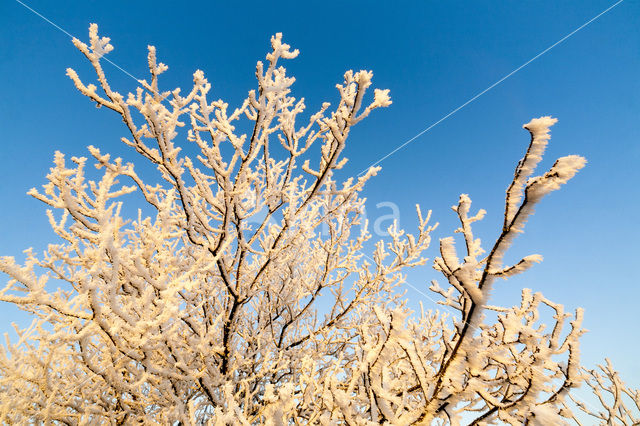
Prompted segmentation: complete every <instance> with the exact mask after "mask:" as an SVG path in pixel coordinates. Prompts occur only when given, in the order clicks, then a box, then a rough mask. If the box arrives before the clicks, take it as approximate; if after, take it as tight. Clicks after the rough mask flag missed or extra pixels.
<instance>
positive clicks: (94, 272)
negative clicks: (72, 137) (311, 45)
mask: <svg viewBox="0 0 640 426" xmlns="http://www.w3.org/2000/svg"><path fill="white" fill-rule="evenodd" d="M89 35H90V44H89V45H86V44H84V43H82V42H81V41H79V40H75V39H74V44H75V46H76V47H77V48H78V49H79V50H80V51H81V52H82V53H83V54H84V55H85V56H86V58H87V59H88V60H89V62H90V63H91V65H92V66H93V68H94V69H95V72H96V74H97V83H98V84H97V85H94V84H85V83H84V82H83V81H82V80H81V79H80V77H79V76H78V75H77V73H76V72H75V71H73V70H72V69H69V70H68V71H67V74H68V75H69V77H70V78H71V80H72V81H73V83H74V84H75V86H76V87H77V89H78V90H79V91H80V92H81V93H82V94H83V95H85V96H86V97H88V98H89V99H90V100H91V101H92V102H94V103H96V104H97V106H103V107H106V108H108V109H110V110H112V111H114V112H116V113H117V114H118V115H120V117H121V118H122V120H123V121H124V123H125V125H126V127H127V130H128V132H129V134H128V136H127V137H126V138H122V142H123V143H125V144H126V145H128V146H130V147H131V148H132V149H133V150H135V152H136V153H137V157H138V158H139V159H140V161H146V162H148V163H150V164H152V165H153V166H154V168H155V170H157V172H158V174H157V178H156V179H155V180H153V177H148V178H145V179H144V180H143V178H141V177H140V176H139V175H138V174H137V173H136V171H135V169H134V166H133V164H129V163H124V162H123V161H122V160H121V159H120V158H116V159H112V158H111V157H110V156H109V154H104V153H102V152H101V151H100V150H99V149H98V148H96V147H93V146H90V147H89V153H90V155H91V157H92V162H93V163H94V164H95V166H96V168H97V169H98V170H99V171H98V172H96V173H98V174H100V177H99V179H92V178H91V177H90V176H89V175H90V172H88V171H86V170H85V167H86V165H87V162H88V159H87V158H77V157H73V158H71V159H70V161H68V160H66V159H65V157H64V155H63V154H61V153H56V155H55V159H54V167H52V168H51V171H50V173H49V175H48V176H47V179H48V183H47V184H46V185H44V186H43V189H42V190H40V191H38V190H36V189H32V190H31V191H30V192H29V194H30V195H32V196H33V197H35V198H36V199H38V200H40V201H42V202H44V203H45V204H47V205H49V206H50V207H51V208H52V209H51V210H47V216H48V218H49V222H50V224H51V227H52V229H53V230H54V231H55V233H56V234H57V235H58V236H59V238H60V239H59V241H58V243H56V244H51V245H49V246H48V248H47V250H46V251H45V252H44V254H42V255H41V256H37V255H36V254H35V253H33V252H32V251H31V250H27V251H26V261H25V262H24V264H22V265H20V264H18V263H16V261H15V260H14V258H12V257H3V258H0V271H2V272H4V273H5V274H6V275H8V276H9V278H10V280H9V282H8V284H7V285H6V287H4V289H3V290H2V291H0V300H2V301H5V302H10V303H13V304H15V305H17V306H18V307H19V308H20V309H22V310H24V311H26V312H29V313H30V314H31V315H32V316H33V318H34V320H33V323H32V325H31V326H30V327H28V328H27V329H24V330H21V329H16V331H17V333H18V336H19V338H18V340H17V341H15V342H10V341H9V339H8V338H7V342H6V344H5V346H4V347H3V349H2V350H1V351H0V422H2V423H9V424H21V423H54V424H55V423H60V424H72V425H75V424H94V423H95V424H101V423H104V424H132V423H136V422H138V423H143V424H156V423H157V424H169V423H172V424H215V425H226V424H262V423H264V424H274V425H275V424H299V423H305V424H306V423H311V424H348V425H356V424H358V425H364V424H379V423H387V424H398V425H408V424H443V423H451V424H459V423H461V422H462V423H473V424H485V423H495V422H507V423H511V424H522V423H531V424H557V423H561V422H563V421H565V420H567V421H568V420H571V419H574V420H575V421H577V422H580V420H579V419H580V416H575V415H574V413H573V412H572V410H571V408H572V407H573V408H578V409H580V408H582V410H583V411H585V412H586V413H590V414H591V415H592V416H594V417H595V418H598V419H599V420H600V421H602V422H605V423H606V422H616V421H617V422H626V424H631V423H632V422H634V421H636V422H637V416H636V417H633V416H634V414H633V411H632V408H633V405H629V401H631V402H632V403H633V402H635V404H636V406H637V404H638V392H637V391H633V390H630V389H628V388H627V387H625V386H624V384H623V383H622V382H621V381H620V380H619V378H618V376H617V374H616V373H615V372H614V371H613V369H612V368H611V366H610V365H609V364H607V366H606V367H602V368H603V369H602V373H598V372H595V371H591V372H589V371H586V370H583V369H582V368H581V367H580V363H579V342H578V339H579V337H580V335H581V334H582V333H583V329H582V328H581V320H582V312H581V311H580V310H578V311H576V312H575V313H573V314H572V313H567V312H565V311H564V309H563V307H562V306H561V305H559V304H556V303H553V302H551V301H549V300H547V299H546V298H544V297H543V296H542V295H541V294H539V293H533V292H532V291H530V290H524V291H523V292H522V301H521V303H520V305H518V306H514V307H499V306H492V305H491V304H490V302H489V295H490V293H491V290H492V287H493V285H494V281H495V280H496V279H497V278H508V277H510V276H512V275H515V274H518V273H520V272H522V271H524V270H526V269H527V268H529V267H530V266H532V265H533V264H535V263H536V262H539V261H541V257H540V256H537V255H532V256H527V257H525V258H523V259H522V260H521V261H520V262H518V263H516V264H514V265H503V262H502V259H503V255H504V253H505V252H506V250H507V249H508V247H509V245H510V243H511V241H512V240H513V238H514V237H515V236H516V235H517V234H518V233H520V232H522V230H523V228H524V225H525V222H526V220H527V218H528V216H529V215H531V213H532V212H533V208H534V206H535V205H536V203H537V202H538V201H540V200H541V199H542V198H543V197H544V196H545V195H546V194H548V193H549V192H551V191H553V190H556V189H558V188H559V187H560V186H561V185H562V184H564V183H565V182H567V181H568V180H569V179H571V178H572V177H573V176H574V174H575V173H576V172H577V171H578V170H579V169H580V168H582V167H583V166H584V164H585V160H584V159H583V158H581V157H578V156H568V157H563V158H560V159H558V160H557V161H556V163H555V164H554V165H553V167H552V168H551V169H550V170H549V171H548V172H546V173H544V174H542V175H540V176H537V177H531V176H532V174H533V172H534V169H535V168H536V165H537V164H538V162H539V161H540V160H541V158H542V154H543V152H544V149H545V146H546V145H547V142H548V140H549V127H550V126H551V125H553V124H554V123H555V119H552V118H550V117H542V118H538V119H534V120H532V121H531V122H530V123H528V124H526V125H525V128H526V129H527V130H528V131H529V132H530V134H531V143H530V145H529V148H528V150H527V151H526V154H525V156H524V158H523V159H522V160H521V161H520V163H519V164H518V166H517V168H516V171H515V175H514V178H513V181H512V182H511V184H510V185H509V187H508V189H507V194H506V207H505V211H504V223H503V226H502V229H501V230H500V233H499V236H498V238H497V239H496V241H495V243H493V244H492V245H490V246H489V247H490V248H489V249H488V250H487V251H486V252H485V251H484V250H483V249H482V247H481V243H480V240H479V239H477V238H476V237H474V234H473V231H472V224H473V223H474V222H475V221H478V220H480V219H482V217H483V215H484V214H485V212H484V211H483V210H480V211H479V212H477V213H475V214H472V213H471V212H470V209H471V201H470V199H469V197H468V196H467V195H462V196H460V199H459V202H458V204H457V206H455V207H454V211H455V212H456V214H457V216H458V218H459V221H460V228H459V229H457V230H456V232H458V233H460V234H461V240H462V241H463V242H464V248H463V254H462V255H460V256H459V255H458V254H457V253H456V251H457V250H456V248H455V246H454V239H453V238H444V239H442V240H440V256H439V257H437V258H436V259H435V262H434V268H435V269H436V270H438V271H439V272H441V273H442V275H443V276H444V278H445V279H446V282H447V284H446V285H441V284H438V283H437V282H435V281H434V282H433V283H432V285H431V287H430V290H431V291H433V292H434V293H435V294H437V295H439V296H440V297H441V298H442V299H441V300H442V301H441V303H442V304H443V305H445V306H446V309H447V310H448V312H451V311H453V312H454V314H453V315H452V314H447V313H445V312H444V311H439V310H436V311H422V312H420V313H418V314H416V313H413V312H411V311H410V309H409V308H408V307H407V303H406V301H405V300H404V299H403V298H402V293H401V292H400V291H398V286H399V285H400V284H401V283H402V282H403V274H402V273H403V271H406V268H410V267H413V266H418V265H423V264H425V263H426V261H427V260H426V258H425V257H424V256H423V253H424V251H425V250H426V249H427V247H428V245H429V243H430V233H431V231H432V230H433V228H434V226H433V225H429V223H428V222H429V216H430V215H429V214H427V215H426V216H423V214H422V213H421V210H420V208H419V207H418V209H417V215H418V229H417V231H416V232H415V233H414V234H409V233H406V232H404V231H402V230H399V229H397V227H396V226H395V225H394V226H392V227H391V228H390V229H389V234H390V236H389V240H388V241H387V242H386V243H385V242H377V243H376V244H375V245H374V246H373V247H375V248H374V249H373V251H367V248H368V247H370V246H369V245H368V244H367V241H368V240H370V238H371V235H370V234H369V232H368V231H367V227H366V223H365V222H366V221H365V220H364V218H363V203H364V200H363V199H362V198H361V197H360V193H361V191H362V189H363V186H364V184H365V183H366V182H367V181H368V180H369V179H370V178H371V177H372V176H374V175H375V174H376V172H377V171H378V168H376V167H372V168H371V169H370V170H369V171H368V172H367V173H366V174H364V175H363V176H362V177H359V178H357V179H353V178H349V179H346V180H338V178H337V177H336V170H339V169H341V168H343V166H344V165H345V163H346V161H347V160H346V159H345V158H343V157H342V156H341V155H342V152H343V150H344V147H345V143H346V139H347V137H348V136H349V132H350V131H351V128H352V126H354V125H355V124H357V123H358V122H359V121H361V120H362V119H364V118H365V117H367V116H368V115H369V114H370V113H371V111H373V110H374V109H376V108H380V107H386V106H388V105H390V104H391V101H390V98H389V94H388V91H387V90H378V89H376V90H374V93H373V96H372V97H371V96H370V95H368V94H367V92H368V89H369V88H370V86H371V78H372V73H371V72H368V71H359V72H352V71H347V72H346V73H345V75H344V81H343V83H341V84H338V85H337V89H338V93H339V101H338V103H337V105H336V106H334V107H333V108H331V105H330V104H329V103H324V104H323V105H322V107H321V108H320V110H319V111H317V112H315V113H313V114H310V115H306V118H304V119H303V118H301V117H303V116H305V104H304V100H303V99H300V100H296V99H295V98H294V97H293V96H292V95H291V86H292V84H293V82H294V79H293V78H292V77H288V76H287V75H286V73H285V69H284V68H283V67H282V66H280V65H279V61H282V60H285V59H292V58H295V57H296V55H297V54H298V51H297V50H291V48H290V46H289V45H287V44H284V43H283V42H282V37H281V35H280V34H277V35H276V36H274V37H273V38H272V39H271V48H272V50H271V52H270V53H269V54H268V55H267V56H266V63H263V62H258V64H257V67H256V77H257V80H258V87H257V90H255V91H250V92H249V95H248V96H247V98H246V99H245V100H244V102H243V103H242V104H241V105H240V106H238V107H237V108H229V106H228V104H227V103H225V102H223V101H222V100H215V101H210V100H208V99H207V97H208V95H209V92H210V90H211V84H210V83H209V82H208V81H207V80H206V79H205V77H204V74H203V73H202V71H196V72H195V73H194V75H193V87H192V88H191V89H190V90H189V91H188V92H187V93H183V92H181V91H180V89H175V90H173V91H163V90H161V89H160V87H159V83H158V76H159V75H160V74H161V73H162V72H164V71H166V69H167V67H166V65H164V64H162V63H158V62H157V61H156V52H155V49H154V48H153V47H149V55H148V61H149V71H150V79H149V81H146V80H142V81H140V85H141V87H139V88H138V89H137V90H136V92H135V93H129V94H128V95H127V96H122V95H121V94H119V93H118V92H116V91H114V90H113V89H112V88H111V87H110V85H109V83H108V82H107V79H106V76H105V73H104V71H103V68H102V65H101V62H100V59H101V57H102V56H103V55H105V54H107V53H108V52H109V51H111V50H112V46H111V45H110V44H109V39H108V38H101V37H99V36H98V33H97V26H95V25H92V26H91V27H90V32H89ZM371 98H372V99H371ZM183 127H186V128H187V129H186V130H183V129H182V128H183ZM189 153H194V154H189ZM92 173H93V172H92ZM127 185H129V186H127ZM133 192H136V193H137V194H139V199H140V203H139V209H138V213H137V215H133V217H127V215H126V214H125V213H124V211H126V209H125V210H123V201H124V200H125V199H126V200H127V201H131V196H128V194H131V193H133ZM129 216H131V215H129ZM460 259H462V260H460ZM545 312H546V315H547V317H546V318H548V320H547V321H545V322H546V325H543V324H544V323H543V322H542V320H541V318H542V317H543V316H544V315H545ZM563 327H564V328H563ZM585 377H590V378H591V380H589V381H587V383H589V384H590V385H591V386H592V387H593V388H594V389H595V391H596V395H598V396H599V397H600V398H601V401H602V404H603V406H604V411H602V410H600V411H598V410H596V411H594V410H593V409H591V408H590V407H588V406H586V405H585V404H583V403H582V402H581V401H576V402H575V403H574V402H571V400H570V398H567V395H571V394H570V393H569V391H570V390H571V389H572V388H575V387H577V386H580V385H581V383H582V382H583V381H584V379H585ZM606 392H609V393H610V394H611V395H613V397H614V398H613V399H614V400H613V402H611V401H610V400H609V399H607V397H606V395H605V393H606ZM625 398H627V399H625ZM624 401H626V402H627V405H624ZM627 407H630V408H627ZM607 413H608V414H607Z"/></svg>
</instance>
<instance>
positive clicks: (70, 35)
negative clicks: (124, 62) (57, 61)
mask: <svg viewBox="0 0 640 426" xmlns="http://www.w3.org/2000/svg"><path fill="white" fill-rule="evenodd" d="M15 1H16V2H17V3H20V4H21V5H22V6H23V7H25V8H26V9H28V10H30V11H31V12H33V13H34V14H36V15H38V16H39V17H40V18H42V19H43V20H45V21H46V22H48V23H49V24H51V25H53V26H54V27H55V28H56V29H58V30H59V31H62V32H63V33H65V34H66V35H68V36H69V37H70V38H72V39H74V38H77V37H75V36H74V35H73V34H71V33H69V32H68V31H67V30H65V29H64V28H62V27H61V26H60V25H58V24H56V23H55V22H52V21H51V20H50V19H48V18H47V17H46V16H44V15H42V14H41V13H39V12H38V11H37V10H35V9H33V8H32V7H30V6H29V5H27V4H25V3H23V2H21V1H20V0H15ZM100 59H102V60H103V61H105V62H108V63H110V64H111V65H113V66H114V67H116V68H117V69H119V70H120V71H122V72H123V73H125V74H126V75H128V76H129V77H131V78H132V79H134V80H135V81H137V82H138V83H140V81H141V80H139V79H137V78H136V77H134V76H133V75H132V74H131V73H130V72H129V71H127V70H125V69H124V68H122V67H121V66H120V65H118V64H116V63H115V62H113V61H111V60H110V59H109V58H107V57H104V56H103V57H102V58H100Z"/></svg>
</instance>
